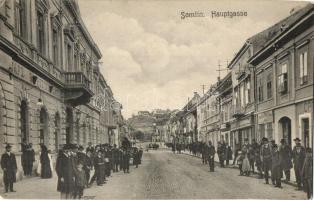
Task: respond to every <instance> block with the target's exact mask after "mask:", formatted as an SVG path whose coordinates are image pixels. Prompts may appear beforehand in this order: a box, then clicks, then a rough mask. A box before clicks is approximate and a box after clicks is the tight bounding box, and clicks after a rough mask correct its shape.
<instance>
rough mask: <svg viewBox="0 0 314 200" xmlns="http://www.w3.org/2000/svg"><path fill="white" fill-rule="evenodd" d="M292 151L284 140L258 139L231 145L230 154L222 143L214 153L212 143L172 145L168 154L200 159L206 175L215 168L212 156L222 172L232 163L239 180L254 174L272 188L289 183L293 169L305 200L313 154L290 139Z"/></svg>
mask: <svg viewBox="0 0 314 200" xmlns="http://www.w3.org/2000/svg"><path fill="white" fill-rule="evenodd" d="M294 142H295V146H294V147H293V149H292V148H291V146H290V145H289V144H287V142H286V141H285V139H281V140H280V144H276V143H275V141H274V140H271V141H269V140H268V139H267V138H265V137H264V138H262V140H261V141H260V142H259V143H258V142H256V141H255V140H253V141H252V143H251V144H250V143H249V140H248V139H247V138H246V139H244V144H242V145H239V144H236V145H235V150H234V152H233V150H232V148H231V146H230V145H229V144H228V143H225V142H224V141H222V142H218V143H217V150H216V148H215V147H214V146H213V144H212V142H211V141H209V142H208V143H205V142H193V143H191V144H188V145H183V144H173V145H172V151H173V152H174V153H175V152H177V153H181V151H182V150H188V151H190V154H192V155H195V156H198V157H201V159H202V163H203V164H208V165H209V168H210V171H214V168H215V164H214V163H215V161H214V158H215V154H216V153H217V157H218V160H219V165H220V167H222V168H224V167H225V166H226V165H229V162H230V161H231V162H232V165H238V168H239V172H240V176H250V175H252V174H258V178H260V179H263V178H264V179H265V184H269V180H271V183H272V184H273V185H274V187H277V188H282V185H281V180H282V178H283V177H285V181H286V182H289V181H290V177H291V175H290V171H291V169H292V168H293V169H294V173H295V178H296V182H297V186H298V188H297V190H304V191H306V192H307V195H308V198H310V197H312V195H313V154H312V149H311V148H305V147H303V146H302V144H301V140H300V139H299V138H295V139H294Z"/></svg>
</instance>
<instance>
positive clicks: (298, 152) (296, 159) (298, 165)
mask: <svg viewBox="0 0 314 200" xmlns="http://www.w3.org/2000/svg"><path fill="white" fill-rule="evenodd" d="M294 141H295V146H294V148H293V150H292V157H293V164H294V172H295V177H296V179H297V184H298V190H302V178H301V171H302V167H303V163H304V159H305V149H304V147H303V146H302V145H301V140H300V139H299V138H295V139H294Z"/></svg>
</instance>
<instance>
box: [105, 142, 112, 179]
mask: <svg viewBox="0 0 314 200" xmlns="http://www.w3.org/2000/svg"><path fill="white" fill-rule="evenodd" d="M103 156H104V161H105V176H106V177H109V176H110V175H111V164H110V162H111V151H110V150H109V145H108V144H106V145H104V151H103Z"/></svg>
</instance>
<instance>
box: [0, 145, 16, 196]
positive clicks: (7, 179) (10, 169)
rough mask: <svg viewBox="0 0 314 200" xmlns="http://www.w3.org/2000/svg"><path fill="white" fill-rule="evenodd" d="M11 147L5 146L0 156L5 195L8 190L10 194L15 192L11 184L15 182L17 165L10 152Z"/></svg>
mask: <svg viewBox="0 0 314 200" xmlns="http://www.w3.org/2000/svg"><path fill="white" fill-rule="evenodd" d="M11 148H12V146H11V145H10V144H7V145H6V147H5V151H6V152H5V153H4V154H2V156H1V168H2V170H3V183H4V187H5V193H7V192H8V191H9V189H10V192H15V191H14V190H13V183H14V182H15V181H16V170H17V164H16V159H15V155H14V154H13V153H12V152H11Z"/></svg>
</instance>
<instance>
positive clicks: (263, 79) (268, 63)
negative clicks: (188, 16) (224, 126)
mask: <svg viewBox="0 0 314 200" xmlns="http://www.w3.org/2000/svg"><path fill="white" fill-rule="evenodd" d="M313 14H314V6H313V5H312V4H309V5H308V6H306V7H304V8H302V9H300V10H298V11H296V12H294V13H292V14H291V15H290V16H289V17H287V18H286V19H284V20H282V21H280V22H279V23H277V24H276V25H274V28H273V29H276V32H275V34H274V35H275V36H274V37H273V39H272V40H270V41H269V42H268V43H267V44H266V45H264V47H263V48H262V49H260V50H259V51H258V52H256V53H255V55H254V56H253V57H251V58H250V60H249V62H250V63H251V64H252V65H254V66H255V75H256V86H257V91H256V95H257V102H256V108H257V110H256V119H257V123H256V125H257V126H258V135H259V137H260V138H261V137H268V138H271V139H274V140H275V141H276V142H277V143H278V142H279V141H280V139H282V138H284V139H285V140H286V142H288V144H290V145H293V139H294V138H296V137H299V138H300V139H301V140H302V143H303V145H304V146H306V147H312V146H313V141H312V140H313V138H312V136H313V73H314V72H313V60H314V59H313V52H314V42H313V39H314V27H313V24H314V15H313Z"/></svg>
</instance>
